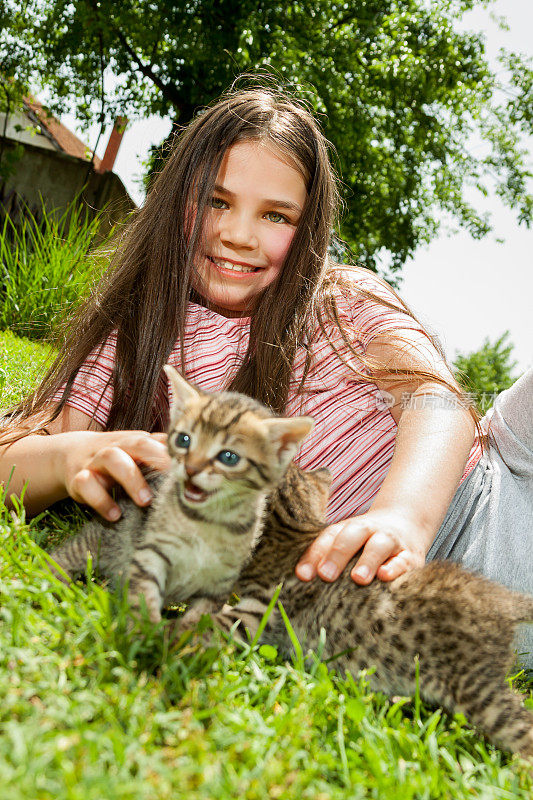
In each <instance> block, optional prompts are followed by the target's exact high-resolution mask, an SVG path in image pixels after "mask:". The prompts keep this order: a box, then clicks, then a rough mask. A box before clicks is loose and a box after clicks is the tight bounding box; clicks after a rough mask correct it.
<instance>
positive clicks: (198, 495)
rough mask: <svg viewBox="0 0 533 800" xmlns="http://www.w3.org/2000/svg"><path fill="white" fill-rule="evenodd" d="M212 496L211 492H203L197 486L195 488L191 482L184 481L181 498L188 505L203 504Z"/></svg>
mask: <svg viewBox="0 0 533 800" xmlns="http://www.w3.org/2000/svg"><path fill="white" fill-rule="evenodd" d="M211 494H213V492H204V490H203V489H200V487H199V486H196V485H195V484H194V483H193V482H192V481H185V483H184V484H183V496H184V498H185V499H186V500H188V501H189V503H203V502H204V500H207V498H208V497H209V496H210V495H211Z"/></svg>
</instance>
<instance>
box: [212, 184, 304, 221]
mask: <svg viewBox="0 0 533 800" xmlns="http://www.w3.org/2000/svg"><path fill="white" fill-rule="evenodd" d="M214 189H215V192H220V193H221V194H227V195H228V197H235V192H230V190H229V189H226V188H225V187H224V186H221V185H220V184H219V183H215V186H214ZM263 203H264V204H265V205H266V206H277V207H278V208H287V209H288V210H289V211H294V212H296V213H297V214H301V213H302V209H301V207H300V206H299V205H298V203H292V202H291V201H290V200H269V199H268V198H265V199H264V200H263Z"/></svg>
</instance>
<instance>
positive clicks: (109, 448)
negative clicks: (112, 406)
mask: <svg viewBox="0 0 533 800" xmlns="http://www.w3.org/2000/svg"><path fill="white" fill-rule="evenodd" d="M47 430H48V431H49V432H50V435H49V436H46V435H35V434H34V435H29V436H24V437H23V438H21V439H19V440H18V441H16V442H14V443H13V444H10V445H3V446H2V447H0V482H1V483H2V484H3V485H4V486H7V493H8V496H11V495H12V494H15V495H20V493H21V492H22V490H23V488H24V486H25V485H26V484H27V489H26V491H25V493H24V506H25V508H26V510H27V511H28V513H29V514H36V513H38V512H39V511H42V510H43V509H44V508H46V507H48V506H50V505H52V503H55V502H56V501H57V500H62V499H63V498H65V497H68V496H70V497H72V498H73V499H74V500H77V501H78V502H80V503H86V504H87V505H89V506H92V508H94V509H95V510H96V511H98V512H99V513H100V514H101V515H102V516H103V517H105V518H106V519H109V520H111V521H114V520H116V519H118V517H119V516H120V513H121V511H120V507H119V506H118V505H117V503H116V502H115V501H114V500H113V499H112V497H111V495H110V493H109V490H110V489H111V487H112V486H114V485H116V484H120V485H121V486H122V487H123V488H124V489H125V491H126V492H127V494H128V495H130V497H131V498H132V499H133V500H134V501H135V502H136V503H137V504H138V505H142V506H144V505H148V504H149V503H150V502H151V499H152V495H151V492H150V489H149V487H148V484H147V483H146V481H145V479H144V477H143V475H142V473H141V471H140V469H139V467H138V464H140V463H142V464H145V465H147V466H149V467H153V468H155V469H160V470H161V469H166V468H167V467H168V466H169V464H170V458H169V455H168V452H167V448H166V447H165V445H164V443H165V442H166V435H165V434H149V433H146V431H103V430H102V428H101V426H100V425H98V424H97V423H95V422H94V421H93V420H91V419H90V417H88V416H87V415H86V414H83V413H81V412H80V411H77V410H75V409H72V408H69V407H68V406H65V407H64V409H63V410H62V412H61V414H60V415H59V417H58V418H57V419H56V420H54V422H53V423H51V424H50V425H48V426H47Z"/></svg>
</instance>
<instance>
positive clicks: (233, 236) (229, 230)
mask: <svg viewBox="0 0 533 800" xmlns="http://www.w3.org/2000/svg"><path fill="white" fill-rule="evenodd" d="M219 236H220V241H221V242H222V243H223V244H226V245H231V246H233V247H245V248H247V249H248V250H255V249H256V248H257V247H258V245H259V240H258V237H257V232H256V230H255V225H254V222H253V220H251V219H250V218H249V217H247V216H246V215H245V214H231V213H229V212H226V213H225V214H223V215H222V218H221V220H220V227H219Z"/></svg>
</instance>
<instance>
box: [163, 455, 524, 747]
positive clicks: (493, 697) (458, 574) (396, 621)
mask: <svg viewBox="0 0 533 800" xmlns="http://www.w3.org/2000/svg"><path fill="white" fill-rule="evenodd" d="M328 489H329V473H328V471H327V470H315V471H314V472H313V473H304V472H302V471H301V470H298V469H297V468H296V467H295V466H294V465H293V466H291V468H290V469H289V471H288V473H287V476H286V478H285V480H284V481H283V483H282V484H281V485H280V486H279V487H278V489H277V490H276V491H275V492H274V493H273V495H272V496H271V498H270V501H269V512H268V516H267V519H266V521H265V526H264V533H263V535H262V536H261V539H260V541H259V543H258V544H257V546H256V548H255V552H254V554H253V558H252V559H251V561H249V562H248V563H247V564H246V565H243V571H242V574H241V576H240V578H239V580H238V581H237V583H236V585H235V587H234V591H235V592H236V594H237V595H238V596H239V598H240V601H239V602H238V604H237V605H236V606H229V605H225V606H224V607H223V608H222V609H220V608H218V609H217V608H216V606H215V604H214V603H211V602H210V601H209V600H206V599H204V600H199V601H197V602H196V603H194V604H193V605H192V607H191V608H190V610H188V611H187V612H186V614H185V615H184V617H183V618H182V619H181V620H179V621H178V623H177V632H178V633H181V632H183V631H184V630H187V629H189V628H190V627H192V626H194V625H195V624H196V623H197V622H198V620H199V618H200V617H201V615H202V614H203V613H211V615H212V618H213V621H214V622H215V624H216V625H217V626H218V627H221V628H222V629H223V630H225V631H226V632H228V631H229V630H230V628H231V627H232V626H233V625H235V623H237V624H238V626H239V627H237V628H236V629H235V632H234V635H236V636H241V637H242V638H244V639H245V640H247V639H246V637H245V634H244V631H243V630H242V628H243V627H246V628H248V629H249V631H250V633H251V635H252V636H253V635H254V633H255V631H256V630H257V628H258V625H259V623H260V621H261V619H262V617H263V615H264V613H265V610H266V608H267V605H268V603H269V602H270V600H271V598H272V596H273V594H274V592H275V590H276V586H277V585H278V584H279V583H280V582H283V587H282V590H281V593H280V596H279V600H280V601H281V602H282V603H283V606H284V608H285V610H286V612H287V614H288V617H289V619H290V621H291V625H292V627H293V629H294V630H295V632H296V635H297V637H298V639H299V641H300V642H301V643H302V645H304V646H305V647H307V648H311V649H316V648H317V647H318V644H319V638H320V630H321V628H324V629H325V630H326V647H325V650H324V658H326V659H327V658H334V657H335V656H336V655H337V654H339V653H340V654H342V655H340V656H339V657H338V658H336V659H335V660H334V662H333V665H334V666H335V668H337V669H340V670H341V671H350V672H351V673H352V674H354V675H357V674H358V672H359V671H360V670H361V669H364V668H369V667H375V668H376V671H375V673H374V674H372V675H371V676H370V677H369V680H370V681H371V684H372V686H373V688H375V689H376V690H379V691H383V692H385V693H386V694H389V695H398V694H400V695H410V694H414V692H415V690H416V676H415V664H416V661H415V659H416V658H417V657H418V660H419V680H420V692H421V694H422V696H423V697H424V698H425V699H427V700H429V701H430V702H433V703H435V704H439V705H442V706H444V707H445V708H447V709H449V710H451V711H455V710H456V711H462V712H463V713H464V714H465V715H466V716H467V717H468V719H470V721H471V722H473V723H474V724H475V725H478V726H479V727H480V728H481V729H482V730H483V731H484V732H485V733H486V734H487V735H488V736H489V737H490V738H491V739H492V740H493V741H494V742H495V743H496V744H498V745H500V746H501V747H503V748H504V749H508V750H511V751H516V752H519V753H521V754H522V755H523V756H526V757H530V758H533V714H531V712H530V711H528V710H527V709H525V708H524V707H523V705H522V703H521V698H520V696H519V695H516V694H514V693H513V692H512V691H511V689H510V688H509V686H508V684H507V682H506V680H505V678H506V674H507V672H508V670H509V669H510V667H511V666H512V664H513V650H512V641H513V633H514V629H515V628H516V625H517V624H518V623H519V622H526V621H533V598H531V597H527V596H524V595H520V594H518V593H515V592H511V591H509V590H508V589H506V588H505V587H503V586H500V585H498V584H495V583H493V582H491V581H489V580H487V579H485V578H483V577H481V576H478V575H474V574H472V573H469V572H467V571H465V570H463V569H462V568H461V567H459V566H458V565H457V564H454V563H452V562H432V563H430V564H427V565H426V566H424V567H421V568H419V569H416V570H413V571H412V572H409V573H408V574H407V575H405V576H402V577H401V578H399V579H397V580H396V581H393V582H391V583H383V582H381V581H379V580H375V581H373V583H371V584H370V586H364V587H363V586H357V585H356V584H355V583H354V582H353V581H352V579H351V577H350V570H351V567H352V566H353V564H354V562H355V560H356V558H357V557H355V558H354V560H353V561H352V563H351V565H350V566H349V567H347V568H346V569H345V571H344V573H343V574H342V575H341V577H340V578H339V579H338V580H336V581H335V582H334V583H324V582H323V581H321V580H320V579H318V578H316V579H315V580H313V581H311V582H309V583H303V582H301V581H300V580H298V579H297V578H296V576H295V574H294V569H295V567H296V564H297V562H298V561H299V559H300V557H301V556H302V555H303V553H304V552H305V550H306V549H307V547H308V546H309V544H310V543H311V542H312V541H313V540H314V539H315V538H316V535H317V534H318V532H319V531H320V530H321V529H322V528H323V527H324V526H325V512H326V505H327V496H328ZM262 641H265V642H268V643H270V644H274V645H277V646H278V648H279V649H280V651H281V652H282V653H285V654H288V653H289V652H290V650H291V643H290V640H289V637H288V634H287V630H286V627H285V624H284V622H283V620H282V618H281V615H280V614H279V611H277V610H276V609H275V610H274V611H273V613H272V614H271V616H270V618H269V621H268V624H267V627H266V629H265V631H264V632H263V635H262Z"/></svg>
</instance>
